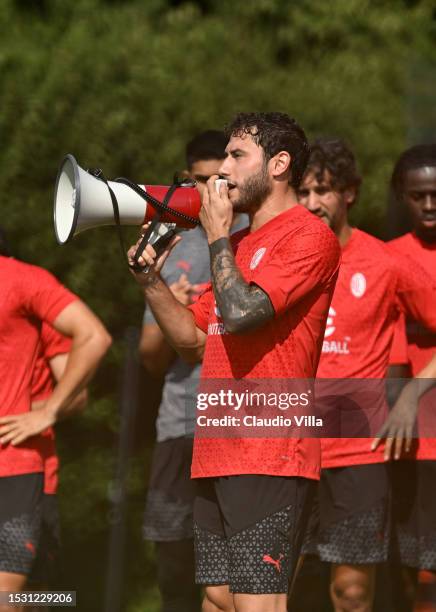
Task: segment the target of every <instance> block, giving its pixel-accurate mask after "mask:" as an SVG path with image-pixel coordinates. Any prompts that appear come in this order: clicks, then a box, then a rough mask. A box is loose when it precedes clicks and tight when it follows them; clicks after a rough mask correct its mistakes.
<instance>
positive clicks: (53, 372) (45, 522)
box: [29, 323, 87, 589]
mask: <svg viewBox="0 0 436 612" xmlns="http://www.w3.org/2000/svg"><path fill="white" fill-rule="evenodd" d="M70 350H71V339H70V338H68V337H66V336H63V335H62V334H60V333H59V332H57V331H56V330H55V329H54V328H53V327H51V326H50V325H48V324H47V323H43V324H42V328H41V338H40V343H39V347H38V358H37V361H36V364H35V369H34V373H33V378H32V398H31V399H32V410H38V409H40V408H42V407H43V406H44V404H45V402H46V401H47V399H48V398H49V397H50V395H51V394H52V392H53V388H54V386H55V384H56V382H57V381H59V380H60V379H61V377H62V374H63V373H64V371H65V367H66V364H67V360H68V354H69V352H70ZM86 402H87V391H86V389H83V390H82V391H81V392H80V393H79V394H78V395H77V396H76V397H75V399H74V401H73V402H72V403H71V405H70V407H69V414H70V415H73V414H77V413H79V412H81V411H82V410H83V409H84V408H85V406H86ZM41 435H43V436H44V438H45V442H46V443H45V449H44V497H43V502H42V522H41V535H40V540H39V545H38V554H37V557H36V560H35V563H34V565H33V568H32V573H31V575H30V577H29V582H30V584H31V588H32V589H34V588H42V589H46V588H49V587H50V588H54V585H56V581H57V579H58V578H59V572H60V566H61V559H60V554H59V553H60V523H59V507H58V499H57V488H58V480H59V476H58V471H59V458H58V455H57V452H56V443H55V432H54V429H53V428H52V427H50V428H49V429H48V430H47V431H45V432H43V433H42V434H41Z"/></svg>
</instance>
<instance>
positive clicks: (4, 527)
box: [0, 473, 44, 576]
mask: <svg viewBox="0 0 436 612" xmlns="http://www.w3.org/2000/svg"><path fill="white" fill-rule="evenodd" d="M43 486H44V475H43V474H42V473H35V474H22V475H19V476H4V477H0V572H10V573H13V574H22V575H24V576H27V575H28V574H29V573H30V570H31V568H32V565H33V562H34V560H35V558H36V554H37V550H38V542H39V535H40V530H41V515H42V497H43Z"/></svg>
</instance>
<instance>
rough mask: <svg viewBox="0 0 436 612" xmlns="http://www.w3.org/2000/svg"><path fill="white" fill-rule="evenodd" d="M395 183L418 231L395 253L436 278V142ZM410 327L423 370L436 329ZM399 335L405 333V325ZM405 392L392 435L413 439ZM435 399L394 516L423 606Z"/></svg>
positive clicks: (405, 470)
mask: <svg viewBox="0 0 436 612" xmlns="http://www.w3.org/2000/svg"><path fill="white" fill-rule="evenodd" d="M391 185H392V190H393V192H394V195H395V205H396V210H397V214H399V213H400V212H401V208H400V207H401V206H402V207H404V208H405V209H406V210H407V212H408V215H409V218H410V221H411V223H412V227H413V231H412V232H409V233H407V234H404V235H403V236H401V237H400V238H397V239H395V240H392V241H391V242H390V243H389V246H390V247H391V248H392V249H393V251H394V252H395V253H401V254H402V255H407V256H409V257H411V258H412V259H413V260H415V261H417V262H419V263H420V264H421V265H422V266H423V267H424V268H425V269H426V270H427V272H428V274H429V275H431V277H432V278H433V280H434V281H435V282H436V144H428V145H417V146H414V147H412V148H410V149H408V150H406V151H404V153H402V155H401V156H400V158H399V159H398V161H397V163H396V165H395V168H394V171H393V175H392V181H391ZM433 308H435V303H434V302H433ZM406 331H407V361H408V363H409V365H410V369H411V373H412V375H413V376H422V371H423V370H425V369H426V368H427V367H428V366H427V364H428V362H429V360H431V359H432V358H433V359H434V358H435V356H436V334H435V333H434V331H431V330H430V329H428V328H427V327H425V326H423V325H422V324H420V323H419V322H417V321H416V320H414V319H413V318H411V317H408V318H407V321H406ZM397 337H398V338H400V339H401V330H399V331H398V333H397ZM394 345H395V346H394V348H393V351H394V350H395V354H391V363H393V362H395V358H396V357H397V361H398V355H397V353H398V346H399V342H396V343H394ZM403 362H404V360H403ZM426 382H427V381H426V380H425V381H421V384H423V383H426ZM430 382H431V381H430ZM432 382H433V386H434V380H433V381H432ZM405 392H406V393H407V390H405V391H403V396H401V395H400V398H399V400H400V402H399V410H398V414H394V415H392V417H391V423H390V424H391V428H392V427H393V426H394V425H395V424H396V425H397V427H398V430H399V431H398V432H397V431H395V430H392V435H396V434H397V433H398V435H399V436H401V434H403V435H404V436H405V437H408V438H409V439H410V437H411V435H412V434H411V430H412V427H413V425H414V422H415V420H416V414H417V409H418V403H417V402H416V401H413V399H414V398H413V399H412V401H411V400H410V398H408V397H407V396H406V397H404V393H405ZM435 404H436V389H434V388H433V389H431V390H429V391H428V392H427V393H426V394H425V395H424V396H423V397H422V398H421V400H420V402H419V412H418V435H419V436H420V437H419V438H418V440H417V441H416V443H415V444H414V445H413V446H412V447H411V449H410V452H409V453H406V454H403V458H404V459H408V461H401V462H400V464H399V465H397V466H396V472H395V485H396V486H395V489H394V500H393V501H394V521H395V527H396V531H397V533H398V548H399V551H400V555H401V561H402V564H403V565H404V566H406V567H409V568H414V569H415V570H416V569H419V570H426V572H427V573H426V575H425V584H423V589H422V591H425V596H424V595H422V594H420V593H418V597H417V599H418V601H417V602H416V605H417V607H419V605H421V607H420V608H419V609H423V608H422V600H423V599H427V600H428V599H432V601H433V605H434V603H435V602H436V498H435V495H434V488H435V485H436V438H435V437H434V434H435V431H436V427H435V421H436V415H435ZM401 409H402V410H401ZM395 420H396V423H395ZM431 436H433V437H431ZM413 459H415V460H416V461H413ZM432 609H433V608H432Z"/></svg>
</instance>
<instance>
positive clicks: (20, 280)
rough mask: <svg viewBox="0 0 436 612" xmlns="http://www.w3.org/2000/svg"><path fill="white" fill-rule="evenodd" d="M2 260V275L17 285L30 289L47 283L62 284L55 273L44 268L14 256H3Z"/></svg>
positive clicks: (0, 264) (0, 263)
mask: <svg viewBox="0 0 436 612" xmlns="http://www.w3.org/2000/svg"><path fill="white" fill-rule="evenodd" d="M0 260H1V261H0V270H1V272H2V275H3V276H4V277H6V278H8V279H9V280H10V281H11V283H13V284H14V285H16V286H17V287H20V286H21V287H23V288H24V289H28V290H29V291H30V290H32V289H33V288H35V287H41V285H44V284H46V283H58V284H60V283H59V281H57V280H56V278H55V277H54V276H53V274H51V273H50V272H48V271H47V270H44V268H40V267H39V266H34V265H32V264H28V263H25V262H24V261H19V260H18V259H13V258H12V257H1V258H0Z"/></svg>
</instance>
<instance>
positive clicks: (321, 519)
mask: <svg viewBox="0 0 436 612" xmlns="http://www.w3.org/2000/svg"><path fill="white" fill-rule="evenodd" d="M389 470H390V466H388V465H385V464H375V465H357V466H350V467H341V468H329V469H325V470H323V471H322V473H321V481H320V483H319V486H318V491H317V496H316V500H315V504H314V505H313V508H312V513H311V517H310V520H309V527H308V530H307V533H306V537H305V541H304V545H303V552H304V553H305V554H318V555H319V557H320V559H321V560H322V561H326V562H329V563H346V564H352V565H360V564H373V563H382V562H384V561H386V560H387V559H388V555H389V546H390V539H391V538H390V477H389Z"/></svg>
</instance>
